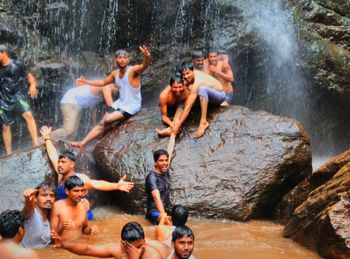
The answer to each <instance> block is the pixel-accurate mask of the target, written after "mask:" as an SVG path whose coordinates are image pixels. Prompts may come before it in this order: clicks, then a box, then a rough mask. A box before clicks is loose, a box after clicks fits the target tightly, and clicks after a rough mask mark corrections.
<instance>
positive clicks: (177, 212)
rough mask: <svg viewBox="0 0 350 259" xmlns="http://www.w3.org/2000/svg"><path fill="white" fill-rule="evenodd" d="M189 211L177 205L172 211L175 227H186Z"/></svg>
mask: <svg viewBox="0 0 350 259" xmlns="http://www.w3.org/2000/svg"><path fill="white" fill-rule="evenodd" d="M187 218H188V210H187V209H186V208H185V207H183V206H181V205H175V206H174V207H173V208H172V210H171V220H172V222H173V225H174V226H175V227H180V226H184V225H185V224H186V222H187Z"/></svg>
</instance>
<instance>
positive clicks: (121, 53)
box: [114, 49, 129, 57]
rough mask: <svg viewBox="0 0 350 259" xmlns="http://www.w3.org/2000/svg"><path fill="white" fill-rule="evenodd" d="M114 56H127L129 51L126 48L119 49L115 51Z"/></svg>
mask: <svg viewBox="0 0 350 259" xmlns="http://www.w3.org/2000/svg"><path fill="white" fill-rule="evenodd" d="M114 56H115V57H117V56H127V57H129V53H128V52H127V51H126V50H124V49H118V50H117V51H116V52H115V53H114Z"/></svg>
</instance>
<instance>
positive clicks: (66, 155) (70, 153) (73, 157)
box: [58, 150, 77, 162]
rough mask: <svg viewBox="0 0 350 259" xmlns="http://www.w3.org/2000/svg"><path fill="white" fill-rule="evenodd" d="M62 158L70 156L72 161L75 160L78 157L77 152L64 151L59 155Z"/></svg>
mask: <svg viewBox="0 0 350 259" xmlns="http://www.w3.org/2000/svg"><path fill="white" fill-rule="evenodd" d="M61 158H68V159H69V160H70V161H73V162H75V161H76V160H77V157H76V156H75V154H74V153H73V152H72V151H70V150H66V151H63V152H62V153H61V154H60V155H59V157H58V159H61Z"/></svg>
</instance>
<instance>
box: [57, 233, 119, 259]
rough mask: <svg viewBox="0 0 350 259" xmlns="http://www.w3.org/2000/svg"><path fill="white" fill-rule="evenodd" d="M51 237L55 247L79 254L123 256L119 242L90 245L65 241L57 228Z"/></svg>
mask: <svg viewBox="0 0 350 259" xmlns="http://www.w3.org/2000/svg"><path fill="white" fill-rule="evenodd" d="M51 237H52V239H53V240H54V242H55V245H54V247H56V248H63V249H66V250H68V251H70V252H72V253H74V254H77V255H88V256H95V257H102V258H104V257H115V258H121V255H122V253H121V249H120V245H117V244H106V245H89V244H81V243H71V242H64V241H63V240H62V238H61V237H60V236H59V235H58V234H57V232H56V231H55V230H52V231H51Z"/></svg>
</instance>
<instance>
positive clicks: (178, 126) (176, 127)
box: [173, 124, 180, 136]
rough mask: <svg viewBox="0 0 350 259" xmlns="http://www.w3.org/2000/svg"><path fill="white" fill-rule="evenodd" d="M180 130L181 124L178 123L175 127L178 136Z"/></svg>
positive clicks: (174, 131)
mask: <svg viewBox="0 0 350 259" xmlns="http://www.w3.org/2000/svg"><path fill="white" fill-rule="evenodd" d="M179 131H180V125H179V124H176V125H175V126H174V127H173V133H174V135H175V136H176V135H177V134H178V133H179Z"/></svg>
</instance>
